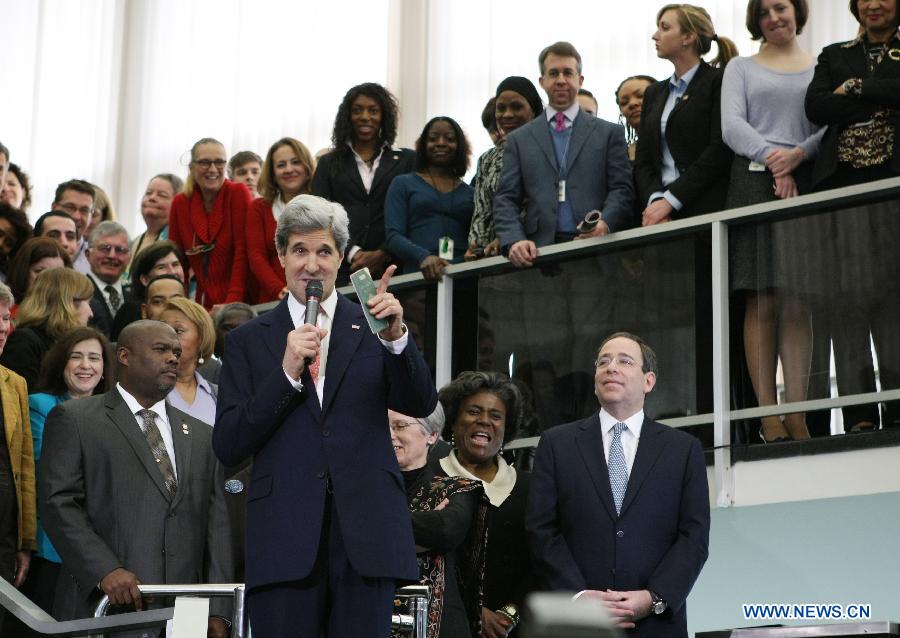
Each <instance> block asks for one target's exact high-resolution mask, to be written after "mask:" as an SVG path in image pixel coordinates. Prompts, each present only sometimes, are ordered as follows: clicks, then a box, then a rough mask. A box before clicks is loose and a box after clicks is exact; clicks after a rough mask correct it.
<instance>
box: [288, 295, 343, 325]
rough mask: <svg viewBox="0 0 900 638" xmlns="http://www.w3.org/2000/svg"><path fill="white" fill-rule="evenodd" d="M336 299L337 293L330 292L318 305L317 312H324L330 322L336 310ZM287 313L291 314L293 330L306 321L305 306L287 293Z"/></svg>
mask: <svg viewBox="0 0 900 638" xmlns="http://www.w3.org/2000/svg"><path fill="white" fill-rule="evenodd" d="M337 297H338V296H337V291H336V290H332V291H331V294H330V295H328V297H327V298H326V299H324V300H323V301H322V302H321V303H320V304H319V312H324V313H325V316H326V317H328V318H329V319H330V320H332V321H333V320H334V312H335V310H337ZM288 312H289V313H291V321H293V322H294V327H295V328H296V327H299V326H302V325H303V323H304V321H305V319H306V306H305V305H303V304H301V303H300V302H299V301H297V298H296V297H294V295H293V294H291V293H288Z"/></svg>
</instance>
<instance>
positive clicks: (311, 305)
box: [282, 280, 327, 381]
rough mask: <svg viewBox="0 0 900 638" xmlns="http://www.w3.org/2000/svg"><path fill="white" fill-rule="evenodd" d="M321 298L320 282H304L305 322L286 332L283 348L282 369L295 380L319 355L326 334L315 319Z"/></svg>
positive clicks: (297, 379) (298, 378)
mask: <svg viewBox="0 0 900 638" xmlns="http://www.w3.org/2000/svg"><path fill="white" fill-rule="evenodd" d="M321 300H322V282H321V281H317V280H310V281H308V282H307V283H306V316H305V319H304V321H305V323H304V324H303V325H302V326H300V327H299V328H295V329H294V330H291V331H290V332H289V333H288V336H287V344H286V346H285V349H284V358H283V359H282V367H283V368H284V371H285V372H286V373H287V374H288V376H290V377H291V378H292V379H294V380H295V381H299V380H300V375H301V374H302V373H303V371H304V370H305V369H306V367H307V366H309V365H310V364H311V363H312V362H313V361H315V360H316V357H317V356H319V351H320V349H321V346H322V339H324V338H325V335H326V334H327V331H326V330H323V329H322V328H317V327H316V319H317V318H318V315H319V302H320V301H321Z"/></svg>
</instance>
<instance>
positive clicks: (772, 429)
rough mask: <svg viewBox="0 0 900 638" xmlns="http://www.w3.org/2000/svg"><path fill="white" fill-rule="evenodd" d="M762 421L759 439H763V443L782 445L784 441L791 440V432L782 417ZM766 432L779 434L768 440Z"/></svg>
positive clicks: (767, 417) (772, 417)
mask: <svg viewBox="0 0 900 638" xmlns="http://www.w3.org/2000/svg"><path fill="white" fill-rule="evenodd" d="M761 421H762V422H761V424H760V426H759V438H761V439H762V441H763V443H781V442H783V441H790V440H791V435H790V432H788V431H787V429H786V428H785V426H784V423H782V421H781V418H780V417H777V416H766V417H763V418H762V420H761ZM766 426H768V427H766ZM766 432H769V433H770V434H776V433H777V434H776V436H775V437H774V438H771V439H767V438H766V434H765V433H766Z"/></svg>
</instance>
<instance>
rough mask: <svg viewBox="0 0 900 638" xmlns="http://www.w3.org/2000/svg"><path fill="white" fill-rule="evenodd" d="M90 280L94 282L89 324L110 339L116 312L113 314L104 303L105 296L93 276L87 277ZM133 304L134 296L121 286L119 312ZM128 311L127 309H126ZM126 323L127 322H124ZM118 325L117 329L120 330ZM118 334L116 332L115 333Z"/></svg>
mask: <svg viewBox="0 0 900 638" xmlns="http://www.w3.org/2000/svg"><path fill="white" fill-rule="evenodd" d="M88 279H90V280H91V283H92V284H94V296H93V297H91V310H92V311H93V313H94V316H93V317H91V320H90V322H89V323H90V325H91V326H93V327H94V328H96V329H97V330H99V331H100V332H102V333H103V334H104V335H106V337H107V338H109V339H111V338H112V335H113V324H115V323H116V315H117V314H118V313H116V314H113V312H112V310H111V309H110V307H109V306H108V305H107V303H106V298H104V296H103V291H102V290H100V288H99V287H98V286H97V282H96V281H94V278H93V277H88ZM133 304H134V297H132V296H131V293H130V292H129V291H128V290H127V289H125V288H123V289H122V305H121V306H119V312H122V310H123V309H125V308H126V307H128V306H130V305H133ZM138 308H140V305H138ZM126 313H128V311H126ZM126 325H127V324H126ZM123 327H124V326H122V327H120V328H119V330H120V331H121V328H123ZM116 336H118V332H117V333H116Z"/></svg>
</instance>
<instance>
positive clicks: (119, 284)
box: [87, 270, 122, 294]
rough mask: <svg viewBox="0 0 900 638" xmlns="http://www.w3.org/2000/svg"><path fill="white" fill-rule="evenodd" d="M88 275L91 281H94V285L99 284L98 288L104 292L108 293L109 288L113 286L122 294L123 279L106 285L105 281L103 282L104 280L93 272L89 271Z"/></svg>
mask: <svg viewBox="0 0 900 638" xmlns="http://www.w3.org/2000/svg"><path fill="white" fill-rule="evenodd" d="M87 275H88V277H90V278H91V279H93V280H94V283H96V284H97V288H99V289H100V290H102V291H103V292H106V287H107V286H112V287H113V288H115V289H116V291H117V292H118V293H119V294H122V278H121V277H119V278H118V279H116V280H115V282H113V283H111V284H109V283H106V282H105V281H103V280H102V279H100V278H99V277H98V276H97V275H95V274H94V271H93V270H89V271H88V274H87Z"/></svg>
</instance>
